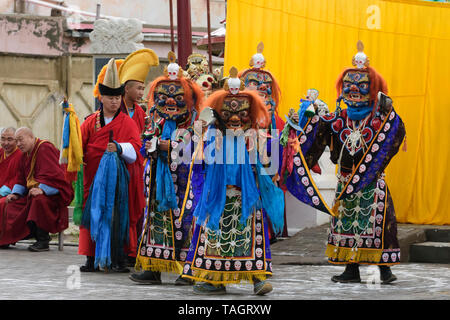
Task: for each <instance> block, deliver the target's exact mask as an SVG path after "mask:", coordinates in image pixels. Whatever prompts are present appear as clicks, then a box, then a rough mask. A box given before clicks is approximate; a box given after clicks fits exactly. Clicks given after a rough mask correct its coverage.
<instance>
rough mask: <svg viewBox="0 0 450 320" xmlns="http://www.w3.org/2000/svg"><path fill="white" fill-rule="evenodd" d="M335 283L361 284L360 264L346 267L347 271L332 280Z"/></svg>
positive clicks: (350, 264) (351, 264)
mask: <svg viewBox="0 0 450 320" xmlns="http://www.w3.org/2000/svg"><path fill="white" fill-rule="evenodd" d="M331 281H333V282H342V283H359V282H361V277H360V275H359V264H357V263H349V264H347V265H346V266H345V271H344V272H343V273H342V274H340V275H338V276H333V277H332V278H331Z"/></svg>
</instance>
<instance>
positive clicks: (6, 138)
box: [0, 127, 22, 198]
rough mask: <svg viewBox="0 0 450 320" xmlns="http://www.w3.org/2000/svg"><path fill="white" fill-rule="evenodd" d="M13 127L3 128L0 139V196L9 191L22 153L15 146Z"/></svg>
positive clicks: (14, 130)
mask: <svg viewBox="0 0 450 320" xmlns="http://www.w3.org/2000/svg"><path fill="white" fill-rule="evenodd" d="M15 133H16V129H15V128H11V127H10V128H5V129H3V130H2V132H1V140H0V145H1V148H0V198H1V197H6V196H7V195H8V194H10V193H11V190H12V188H13V186H14V182H15V179H16V175H17V167H18V165H19V159H20V156H21V155H22V153H21V152H20V150H19V149H18V148H17V143H16V139H15V137H14V134H15Z"/></svg>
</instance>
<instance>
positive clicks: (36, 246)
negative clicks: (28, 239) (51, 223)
mask: <svg viewBox="0 0 450 320" xmlns="http://www.w3.org/2000/svg"><path fill="white" fill-rule="evenodd" d="M35 237H36V242H35V243H33V244H32V245H31V246H29V247H28V250H30V251H33V252H42V251H48V250H49V246H48V244H49V242H50V239H51V238H50V235H49V234H48V232H47V231H45V230H42V229H41V228H39V227H36V231H35Z"/></svg>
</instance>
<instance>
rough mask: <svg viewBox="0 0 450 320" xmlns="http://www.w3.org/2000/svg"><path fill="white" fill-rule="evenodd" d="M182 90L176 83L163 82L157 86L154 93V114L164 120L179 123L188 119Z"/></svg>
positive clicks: (179, 84)
mask: <svg viewBox="0 0 450 320" xmlns="http://www.w3.org/2000/svg"><path fill="white" fill-rule="evenodd" d="M184 95H185V92H184V89H183V86H182V85H181V83H179V82H177V81H165V82H162V83H160V84H158V85H157V86H156V88H155V91H154V101H155V106H156V112H157V113H158V115H159V116H160V117H162V118H164V119H166V120H175V121H176V122H181V121H183V120H185V119H187V118H188V117H189V112H188V107H187V105H186V102H185V99H184Z"/></svg>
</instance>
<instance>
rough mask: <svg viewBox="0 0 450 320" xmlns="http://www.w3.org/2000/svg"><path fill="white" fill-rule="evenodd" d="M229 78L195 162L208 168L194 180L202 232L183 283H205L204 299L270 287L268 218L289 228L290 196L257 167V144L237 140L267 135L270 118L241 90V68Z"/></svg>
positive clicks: (214, 102)
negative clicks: (246, 287) (229, 290)
mask: <svg viewBox="0 0 450 320" xmlns="http://www.w3.org/2000/svg"><path fill="white" fill-rule="evenodd" d="M230 74H231V77H230V78H229V79H228V81H227V82H226V85H225V88H224V90H218V91H216V92H214V93H213V94H212V95H211V96H210V97H209V98H208V99H207V100H206V102H205V106H208V107H210V108H211V109H210V110H211V112H213V114H215V120H216V121H212V122H211V124H210V125H209V126H208V127H207V129H206V132H205V136H206V142H205V143H204V144H203V145H202V144H199V147H198V149H196V153H195V156H194V159H196V160H194V163H197V161H199V160H198V159H202V160H203V161H200V162H201V163H202V164H203V165H199V166H198V167H196V168H194V173H193V175H192V183H193V184H194V185H195V186H196V188H195V192H194V193H195V198H196V199H195V200H196V202H197V205H196V208H195V211H194V217H195V219H196V227H195V231H194V235H193V237H192V243H191V247H190V250H189V254H188V257H187V259H186V264H185V266H184V270H183V277H185V278H189V279H193V280H196V281H203V282H205V283H204V284H203V285H196V286H195V287H194V292H196V290H199V292H200V293H212V291H216V292H217V290H222V292H224V291H225V287H224V285H226V284H229V283H239V282H241V281H242V280H247V281H250V282H252V283H255V284H256V283H262V284H264V280H265V279H266V278H267V276H270V275H271V274H272V262H271V253H270V243H269V239H268V220H267V218H268V216H269V217H270V219H271V221H272V223H273V224H274V226H275V229H276V230H277V231H280V230H281V229H282V228H283V223H284V220H283V208H284V195H283V191H282V190H281V189H279V188H277V187H276V186H275V185H274V184H273V182H272V179H271V177H270V176H269V175H267V174H265V169H264V168H263V167H262V165H261V164H260V162H259V161H258V162H256V163H251V162H250V160H249V159H250V154H251V151H252V150H253V149H256V148H255V146H256V144H255V143H250V142H249V141H247V142H245V141H244V136H243V135H239V134H237V133H236V132H238V131H240V132H241V133H244V132H245V133H247V132H249V131H250V130H252V129H258V128H266V127H267V124H268V122H269V121H270V118H269V114H268V112H267V109H266V108H265V107H264V104H263V102H262V100H261V99H260V98H259V97H258V95H257V94H256V93H255V92H254V91H248V90H244V91H240V89H241V90H242V89H244V86H243V83H242V82H241V81H240V80H239V79H238V78H237V70H236V69H235V68H232V70H231V71H230ZM235 133H236V135H235ZM251 149H252V150H251ZM211 150H212V151H213V152H210V151H211ZM202 151H203V152H202ZM221 151H222V152H221ZM253 151H254V150H253ZM197 152H199V154H197ZM211 153H213V154H211ZM202 154H203V158H202V156H201V155H202ZM257 158H258V157H257ZM196 169H199V170H200V171H196ZM197 197H198V200H197ZM186 208H187V207H186ZM205 290H206V291H205ZM270 290H271V287H270ZM270 290H269V291H270ZM256 292H257V290H256V288H255V293H256ZM258 292H260V291H258ZM266 292H268V291H265V292H262V293H261V294H264V293H266ZM197 293H198V292H197Z"/></svg>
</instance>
